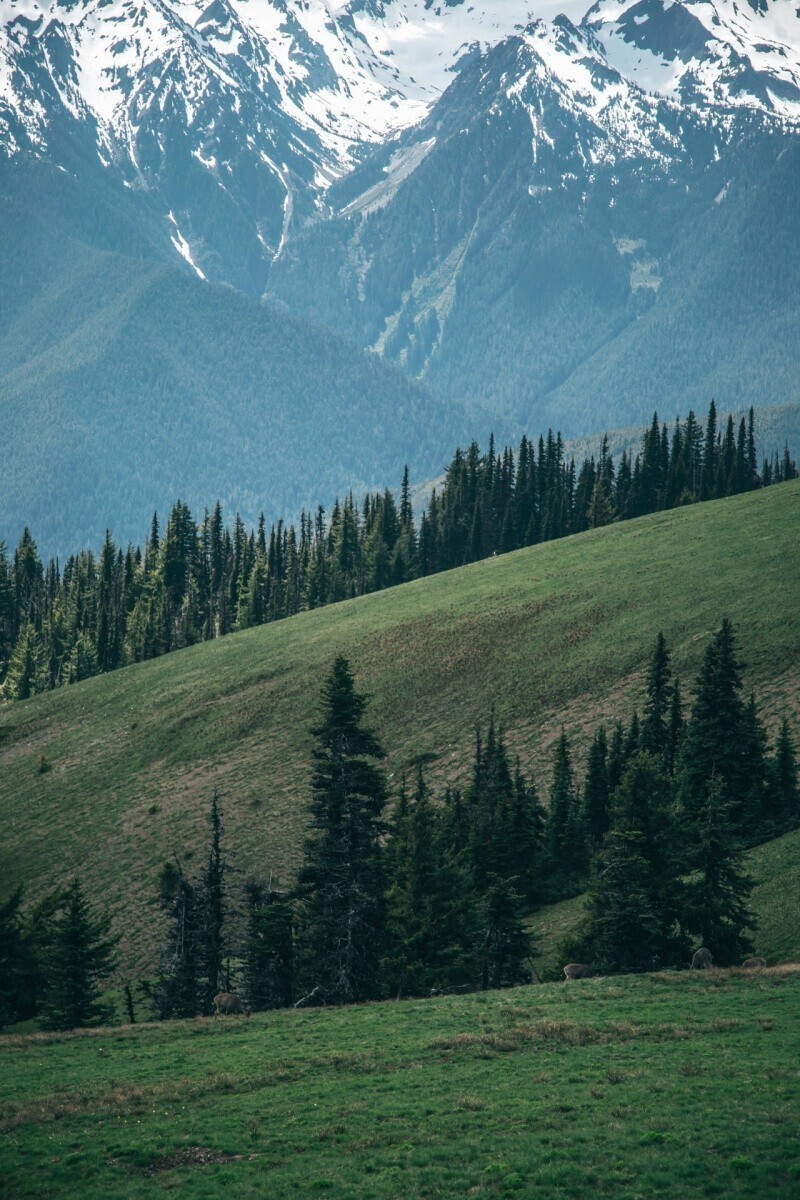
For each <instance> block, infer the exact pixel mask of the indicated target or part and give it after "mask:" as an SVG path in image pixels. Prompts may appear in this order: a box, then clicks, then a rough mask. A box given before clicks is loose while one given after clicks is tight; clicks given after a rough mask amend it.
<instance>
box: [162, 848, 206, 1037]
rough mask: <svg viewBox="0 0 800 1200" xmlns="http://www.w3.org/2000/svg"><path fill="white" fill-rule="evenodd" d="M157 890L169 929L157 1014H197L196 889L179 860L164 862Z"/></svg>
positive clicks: (198, 943) (197, 935) (181, 1015)
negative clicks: (177, 862)
mask: <svg viewBox="0 0 800 1200" xmlns="http://www.w3.org/2000/svg"><path fill="white" fill-rule="evenodd" d="M160 893H161V905H162V907H163V909H164V911H165V913H166V915H167V918H168V921H169V930H168V939H167V946H166V949H165V952H164V962H163V965H162V969H161V973H160V975H159V978H158V981H157V983H156V988H155V999H156V1004H157V1007H158V1011H159V1015H160V1017H161V1019H162V1020H165V1019H166V1018H169V1017H196V1016H197V1015H198V1013H199V1011H200V972H199V961H200V928H199V927H200V919H199V913H198V908H199V905H198V899H197V893H196V889H195V888H194V887H193V885H192V884H191V883H190V881H189V880H188V879H187V878H186V876H185V875H184V873H183V870H182V868H181V866H180V864H178V865H177V866H174V865H173V864H172V863H165V864H164V868H163V870H162V872H161V880H160ZM206 1011H207V1010H206Z"/></svg>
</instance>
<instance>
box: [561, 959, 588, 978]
mask: <svg viewBox="0 0 800 1200" xmlns="http://www.w3.org/2000/svg"><path fill="white" fill-rule="evenodd" d="M591 973H592V968H591V967H587V965H586V963H567V965H566V966H565V967H564V978H565V979H588V978H589V976H590V975H591Z"/></svg>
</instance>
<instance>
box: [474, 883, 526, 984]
mask: <svg viewBox="0 0 800 1200" xmlns="http://www.w3.org/2000/svg"><path fill="white" fill-rule="evenodd" d="M481 931H482V939H481V953H480V966H481V988H482V989H483V990H484V991H485V990H486V989H487V988H503V987H514V986H516V985H517V984H521V983H530V981H531V971H530V965H529V964H530V959H531V957H532V955H533V946H532V942H531V937H530V934H529V933H528V931H527V930H526V929H525V927H524V926H523V924H522V897H521V896H520V894H519V892H517V891H515V890H514V887H513V885H512V883H511V882H510V881H509V880H507V879H499V878H497V877H496V876H490V878H489V880H488V886H487V888H486V892H485V895H484V898H483V903H482V906H481Z"/></svg>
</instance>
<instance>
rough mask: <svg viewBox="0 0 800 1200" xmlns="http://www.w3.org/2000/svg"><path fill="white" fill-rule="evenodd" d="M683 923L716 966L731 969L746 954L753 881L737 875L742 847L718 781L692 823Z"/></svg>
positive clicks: (749, 946) (751, 924) (753, 923)
mask: <svg viewBox="0 0 800 1200" xmlns="http://www.w3.org/2000/svg"><path fill="white" fill-rule="evenodd" d="M690 865H691V866H692V868H693V870H694V875H693V877H692V879H691V880H690V881H689V884H688V885H687V892H688V895H687V906H686V923H687V926H688V928H689V929H691V930H692V931H693V932H694V933H695V934H696V935H697V938H698V940H699V942H700V944H701V945H703V946H707V947H708V949H709V950H710V951H711V953H712V955H713V957H714V961H715V962H716V963H718V964H719V965H720V966H732V965H736V964H738V963H739V962H741V960H742V958H744V957H745V956H746V955H748V954H751V953H752V950H753V946H752V942H751V941H750V937H749V934H748V932H747V931H748V930H754V929H755V926H756V921H755V917H754V915H753V913H752V912H751V911H750V909H749V908H748V906H747V902H748V899H749V896H750V893H751V891H752V890H753V880H752V879H750V878H749V876H748V875H747V874H746V873H745V872H744V871H743V870H742V849H741V843H740V841H739V839H738V836H737V834H736V831H735V827H734V821H733V813H732V804H731V802H730V800H728V799H727V795H726V791H725V785H724V783H723V782H722V780H721V779H716V778H714V779H712V780H711V782H710V784H709V786H708V788H707V789H706V793H705V796H704V799H703V803H702V806H701V808H700V811H699V812H698V814H697V817H696V819H695V821H694V822H693V824H692V854H691V859H690Z"/></svg>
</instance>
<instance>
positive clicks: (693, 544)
mask: <svg viewBox="0 0 800 1200" xmlns="http://www.w3.org/2000/svg"><path fill="white" fill-rule="evenodd" d="M799 528H800V482H794V483H790V484H785V485H782V486H781V487H776V488H771V489H767V490H766V491H764V492H759V493H753V494H751V495H748V496H741V497H736V498H733V499H730V500H724V501H719V502H715V503H713V504H707V505H700V506H695V507H692V508H688V509H683V510H679V511H674V512H669V513H664V514H659V515H656V516H653V517H647V518H643V519H641V520H639V521H635V522H628V523H625V524H622V525H616V526H612V527H610V528H606V529H601V530H597V531H594V532H590V533H587V534H582V535H580V536H577V537H574V538H571V539H567V540H564V541H560V542H556V543H551V544H549V545H544V546H539V547H535V548H533V549H529V550H523V551H519V552H517V553H515V554H511V555H506V556H502V557H498V558H495V559H491V560H489V561H486V562H483V563H478V564H475V565H473V566H470V567H465V568H462V569H460V570H458V571H453V572H449V573H447V574H443V575H439V576H436V577H434V578H432V579H427V580H421V581H418V582H415V583H411V584H408V585H405V586H404V587H401V588H396V589H394V590H392V591H388V592H384V593H381V594H379V595H375V596H367V597H363V598H361V599H358V600H354V601H349V602H347V603H344V604H340V605H336V606H332V607H329V608H325V609H321V610H318V611H315V612H310V613H305V614H301V615H300V616H298V617H296V618H292V619H291V620H288V621H285V622H283V623H280V624H276V625H271V626H266V627H262V628H259V629H254V630H248V631H246V632H244V633H241V634H237V635H235V636H233V637H228V638H224V639H222V640H220V641H218V642H214V643H207V644H206V645H203V646H197V647H193V648H191V649H188V650H185V651H181V652H180V653H177V654H173V655H170V656H168V657H166V658H162V659H159V660H155V661H152V662H149V663H144V664H141V665H139V666H135V667H130V668H127V669H126V670H124V671H119V672H117V673H115V674H112V675H107V676H103V677H98V678H95V679H91V680H87V681H86V682H85V683H81V684H79V685H77V686H75V687H72V688H69V689H63V690H61V691H58V692H53V693H50V694H48V695H45V696H40V697H36V698H35V699H33V700H31V701H27V702H25V703H23V704H20V705H18V706H14V707H6V708H4V709H3V710H2V711H0V827H2V829H3V844H2V851H1V853H2V858H1V859H0V877H2V878H3V879H4V880H5V881H6V886H7V887H8V886H12V885H13V884H15V883H17V882H22V881H24V882H27V883H29V884H31V886H32V890H33V892H34V893H35V892H36V891H40V890H41V889H42V888H44V887H46V886H48V885H52V884H55V883H56V882H58V881H59V880H61V879H63V877H64V875H65V874H68V873H72V872H75V871H80V872H81V874H82V875H83V876H84V877H85V879H86V880H87V882H88V883H89V884H90V885H91V886H92V887H94V888H97V889H98V892H99V894H100V895H101V896H102V897H103V898H104V900H105V902H106V903H107V904H108V905H109V906H110V907H111V909H112V911H113V912H115V913H116V914H117V915H118V916H119V917H120V924H122V918H124V923H125V925H126V927H130V926H133V927H134V929H135V930H136V932H135V934H134V936H133V939H132V942H131V944H129V945H128V946H127V947H126V954H128V953H129V954H132V955H133V959H134V962H135V964H136V965H138V966H139V967H141V969H145V968H146V966H147V963H148V935H147V934H146V933H144V932H142V931H143V930H144V929H145V928H146V926H147V925H148V922H149V920H150V918H151V917H152V916H154V914H155V909H156V901H155V879H156V874H157V871H158V868H159V866H160V864H161V863H162V862H163V861H164V859H165V858H167V857H170V856H171V855H172V854H173V853H174V852H176V851H177V852H180V853H181V854H183V855H184V856H185V857H187V858H188V857H189V855H191V854H192V853H196V852H197V850H198V849H199V848H200V847H201V846H202V845H203V844H204V842H205V838H206V832H207V826H206V814H207V811H208V805H209V801H210V795H211V789H212V788H213V787H218V788H220V789H221V792H222V795H223V808H224V812H225V825H226V829H227V837H228V844H229V846H230V847H231V848H236V850H237V866H238V867H239V868H240V869H241V870H242V871H249V870H252V869H254V868H256V867H264V868H266V869H268V870H269V869H274V870H275V871H276V872H277V874H278V876H279V878H281V879H283V880H286V878H287V877H289V876H291V874H292V872H293V870H294V869H295V868H296V865H297V862H298V853H299V849H300V845H301V839H302V834H303V828H304V811H305V803H306V798H307V784H308V773H309V771H308V756H309V750H310V737H309V733H308V729H309V726H310V725H311V724H312V723H313V720H314V715H315V710H316V705H317V697H318V694H319V685H320V680H321V677H322V675H323V673H324V672H325V671H326V670H327V668H328V666H329V665H330V663H331V661H332V659H333V657H334V655H335V654H337V653H344V654H346V655H348V656H349V657H350V659H351V660H352V662H353V665H354V667H355V670H356V673H357V677H358V681H359V685H360V686H361V687H362V688H364V689H366V690H367V691H368V692H369V693H370V694H371V696H372V703H371V708H370V719H371V721H372V723H373V724H374V726H375V728H376V730H377V732H378V733H379V735H380V736H381V737H382V738H383V739H384V741H385V743H386V746H387V749H388V750H389V752H390V753H389V759H388V764H387V765H388V770H389V771H390V772H392V773H393V774H394V776H395V778H397V777H398V775H399V773H400V771H402V770H403V769H404V768H408V767H410V766H411V765H412V764H413V763H414V762H417V761H422V762H425V763H427V764H428V770H429V773H430V777H431V779H432V781H433V782H434V783H443V782H445V781H452V779H453V778H454V776H456V775H458V774H459V773H462V774H463V772H464V771H465V770H468V767H469V755H470V750H471V741H472V736H473V726H474V723H475V722H476V721H480V720H482V719H485V718H486V716H487V713H488V710H489V706H490V705H491V704H492V703H494V704H495V706H496V711H497V715H498V717H499V719H500V720H501V721H502V722H503V724H504V725H505V727H506V730H507V734H508V739H509V742H510V744H511V746H512V748H513V749H514V750H515V751H518V752H519V753H520V755H521V757H522V761H523V765H524V766H525V767H526V768H531V767H534V768H535V769H536V771H537V778H538V781H539V784H540V785H544V784H545V782H546V777H545V771H546V769H547V764H548V762H549V747H550V744H551V742H552V739H553V738H554V736H557V734H558V732H559V729H560V727H561V725H562V724H563V725H564V726H565V727H566V729H567V732H568V733H569V734H570V735H572V736H574V737H575V739H576V746H577V747H578V749H579V750H580V749H581V748H582V747H583V746H585V744H586V739H587V737H588V736H589V734H590V733H591V731H592V730H593V728H594V726H595V724H596V722H597V721H598V720H599V719H600V718H605V719H611V718H614V717H616V716H627V715H628V713H629V711H630V708H631V706H632V705H633V703H634V702H638V701H639V698H640V693H641V679H642V671H643V668H644V666H645V664H646V662H647V659H648V656H649V654H650V651H651V647H652V644H653V641H654V639H655V636H656V634H657V632H658V630H659V629H663V631H664V633H665V635H666V637H667V640H668V642H669V644H670V646H671V648H672V650H673V654H674V663H675V667H676V669H677V671H678V672H679V674H680V675H681V677H682V678H683V679H684V681H691V680H692V678H693V677H694V674H695V672H696V670H697V668H698V666H699V663H700V659H701V656H702V653H703V649H704V647H705V645H706V643H707V641H708V639H709V636H710V635H711V633H712V632H713V631H714V629H715V628H716V627H717V626H718V624H719V620H720V618H721V616H722V615H723V614H727V615H728V616H729V617H730V618H731V619H732V621H733V622H734V625H735V627H736V629H737V631H738V633H739V636H740V640H741V642H742V648H743V652H744V658H745V660H746V662H747V671H746V681H747V685H748V687H750V686H752V687H753V688H754V689H755V691H756V694H757V696H758V698H759V699H760V701H761V703H762V704H763V707H764V711H765V713H766V715H767V716H768V717H769V718H770V719H774V718H775V717H776V716H777V715H778V714H779V713H780V712H781V711H782V710H783V709H784V708H787V709H788V711H789V713H790V719H791V720H792V722H793V724H794V728H795V730H797V729H798V727H799V726H800V696H798V689H797V677H798V668H800V637H798V628H799V626H800V621H799V618H800V598H799V597H798V591H797V564H798V562H799V561H800V553H799V549H800V548H799V547H798V529H799ZM42 755H44V756H45V758H46V760H47V762H48V763H49V764H50V766H51V769H50V770H49V771H47V772H46V773H43V774H41V773H39V770H38V768H39V764H40V759H41V756H42ZM543 790H546V788H544V787H543ZM190 865H191V864H190ZM148 905H149V906H150V911H148Z"/></svg>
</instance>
